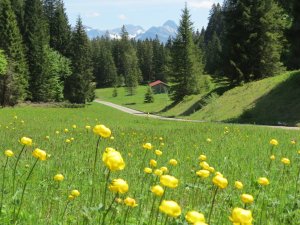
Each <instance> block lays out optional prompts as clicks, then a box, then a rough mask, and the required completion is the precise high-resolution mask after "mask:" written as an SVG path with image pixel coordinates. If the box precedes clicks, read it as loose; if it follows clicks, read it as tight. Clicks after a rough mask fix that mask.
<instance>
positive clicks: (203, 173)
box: [196, 170, 210, 178]
mask: <svg viewBox="0 0 300 225" xmlns="http://www.w3.org/2000/svg"><path fill="white" fill-rule="evenodd" d="M196 174H197V175H198V176H199V177H202V178H207V177H209V175H210V172H209V171H208V170H199V171H197V172H196Z"/></svg>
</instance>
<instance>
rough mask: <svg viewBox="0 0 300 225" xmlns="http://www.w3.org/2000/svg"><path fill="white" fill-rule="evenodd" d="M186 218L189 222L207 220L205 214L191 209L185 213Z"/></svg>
mask: <svg viewBox="0 0 300 225" xmlns="http://www.w3.org/2000/svg"><path fill="white" fill-rule="evenodd" d="M185 219H186V221H187V222H188V223H192V224H194V223H196V222H205V218H204V215H203V214H202V213H199V212H197V211H189V212H187V214H186V215H185Z"/></svg>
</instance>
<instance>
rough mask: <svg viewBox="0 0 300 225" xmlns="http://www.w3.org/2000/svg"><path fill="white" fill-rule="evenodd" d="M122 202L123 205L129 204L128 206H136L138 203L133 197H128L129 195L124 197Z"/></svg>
mask: <svg viewBox="0 0 300 225" xmlns="http://www.w3.org/2000/svg"><path fill="white" fill-rule="evenodd" d="M124 203H125V205H127V206H129V207H132V208H134V207H137V206H138V205H137V204H136V201H135V199H133V198H129V197H127V198H125V199H124Z"/></svg>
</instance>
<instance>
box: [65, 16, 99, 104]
mask: <svg viewBox="0 0 300 225" xmlns="http://www.w3.org/2000/svg"><path fill="white" fill-rule="evenodd" d="M70 59H71V61H72V71H73V73H72V75H71V76H69V77H68V78H67V80H66V82H65V89H64V95H65V98H66V99H68V100H69V101H70V102H71V103H77V104H84V103H86V101H92V100H93V97H94V88H95V86H94V84H93V82H92V81H93V74H92V67H91V59H90V44H89V40H88V37H87V34H86V32H85V30H84V27H83V25H82V21H81V18H80V17H79V18H78V20H77V23H76V27H75V29H74V31H73V34H72V38H71V48H70Z"/></svg>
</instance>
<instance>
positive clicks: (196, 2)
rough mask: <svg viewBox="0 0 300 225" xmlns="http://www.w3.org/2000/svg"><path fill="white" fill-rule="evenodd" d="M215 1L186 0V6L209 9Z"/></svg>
mask: <svg viewBox="0 0 300 225" xmlns="http://www.w3.org/2000/svg"><path fill="white" fill-rule="evenodd" d="M217 2H218V1H216V0H191V1H188V6H189V7H191V8H197V9H210V8H211V6H212V5H213V4H214V3H217Z"/></svg>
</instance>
